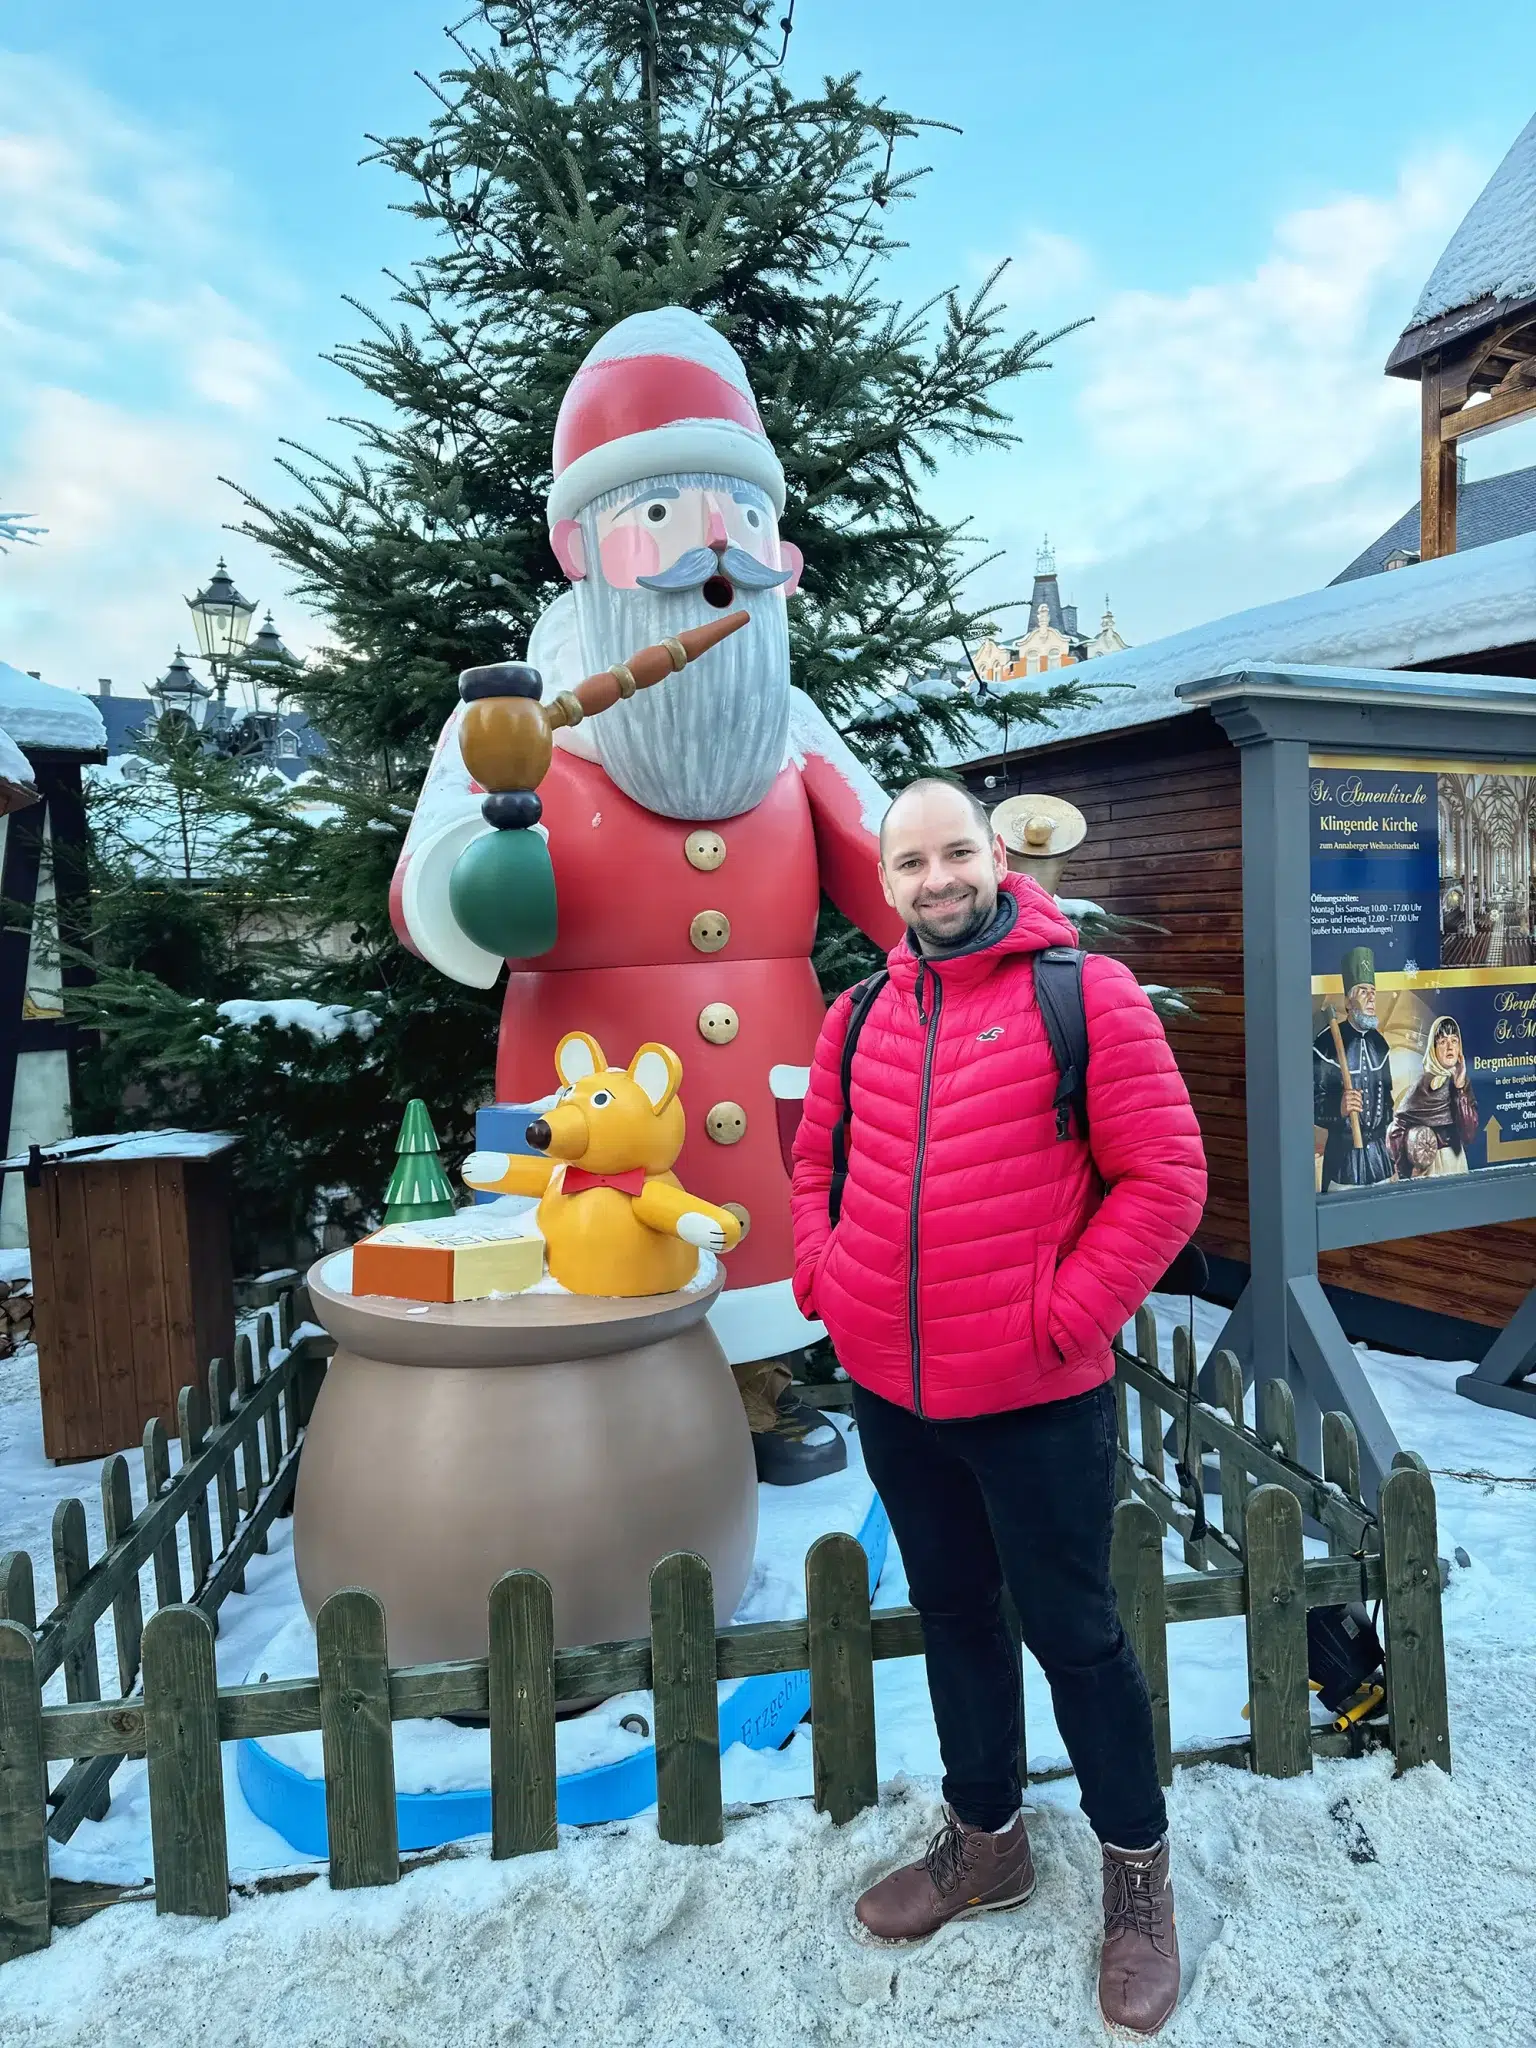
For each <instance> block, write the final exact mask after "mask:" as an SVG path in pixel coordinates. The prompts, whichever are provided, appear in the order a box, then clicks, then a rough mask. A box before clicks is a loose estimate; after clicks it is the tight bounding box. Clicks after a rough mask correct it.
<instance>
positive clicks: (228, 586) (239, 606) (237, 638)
mask: <svg viewBox="0 0 1536 2048" xmlns="http://www.w3.org/2000/svg"><path fill="white" fill-rule="evenodd" d="M187 609H188V611H189V612H191V614H192V623H193V625H194V627H195V628H196V630H197V644H198V647H199V648H200V649H201V650H202V655H203V659H204V660H205V661H206V662H207V664H208V668H209V671H210V673H211V674H212V676H213V684H214V690H215V693H216V695H217V697H218V710H217V713H216V720H217V723H218V724H220V725H223V724H224V722H225V719H226V717H227V712H226V708H225V701H224V700H225V696H226V694H227V692H228V689H229V672H230V669H231V667H232V665H233V664H234V663H235V662H236V661H238V660H239V658H240V656H241V655H242V654H243V653H244V651H245V643H246V638H247V636H248V635H249V633H250V630H251V620H252V619H253V618H254V617H255V616H256V607H255V605H254V604H253V603H252V602H251V601H250V599H249V598H245V597H242V596H241V595H240V593H239V591H238V590H236V588H235V585H234V580H233V578H232V577H231V576H230V573H229V571H228V569H227V568H226V567H225V566H224V558H223V556H222V555H221V556H220V557H219V561H218V566H217V567H216V568H215V570H214V572H213V575H212V576H211V577H210V578H209V581H208V584H207V587H206V588H205V589H203V590H200V591H199V592H198V593H197V595H196V597H189V598H188V599H187Z"/></svg>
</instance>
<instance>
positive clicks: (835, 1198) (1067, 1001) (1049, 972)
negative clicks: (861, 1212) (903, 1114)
mask: <svg viewBox="0 0 1536 2048" xmlns="http://www.w3.org/2000/svg"><path fill="white" fill-rule="evenodd" d="M1029 959H1030V961H1031V964H1032V965H1033V967H1034V972H1035V1000H1036V1001H1037V1002H1038V1003H1039V1005H1040V1015H1041V1016H1042V1017H1043V1018H1044V1020H1045V1035H1046V1037H1047V1038H1048V1039H1049V1040H1050V1041H1051V1051H1052V1053H1053V1055H1054V1056H1055V1060H1056V1076H1057V1079H1056V1094H1055V1097H1054V1098H1053V1103H1054V1107H1055V1110H1056V1136H1057V1137H1058V1138H1070V1137H1071V1136H1072V1135H1073V1125H1074V1123H1075V1124H1076V1127H1077V1136H1078V1137H1079V1138H1086V1137H1087V1136H1088V1011H1087V1006H1086V1004H1085V1002H1084V999H1083V950H1082V948H1081V947H1080V946H1047V947H1046V948H1045V950H1044V951H1043V952H1039V953H1033V954H1031V955H1029ZM889 979H890V976H889V973H888V972H887V970H886V969H885V968H883V967H882V968H879V969H878V970H877V971H876V972H875V973H874V974H872V975H870V976H869V978H868V980H866V981H861V982H860V983H859V984H858V986H857V987H856V988H855V989H854V992H853V1006H852V1008H851V1009H850V1010H849V1012H848V1031H847V1035H846V1036H845V1038H844V1039H843V1064H842V1077H841V1078H842V1090H843V1113H842V1115H841V1117H839V1119H838V1121H837V1122H836V1123H835V1124H834V1125H833V1126H832V1185H831V1187H830V1188H829V1189H828V1191H827V1209H828V1213H829V1214H830V1216H831V1219H832V1222H833V1224H834V1225H835V1224H836V1223H837V1221H838V1219H839V1217H840V1216H841V1215H842V1213H843V1188H844V1185H845V1183H846V1182H847V1179H848V1137H849V1131H850V1127H851V1125H852V1123H853V1055H854V1050H855V1048H856V1047H857V1045H858V1042H859V1033H860V1032H861V1031H862V1030H863V1029H864V1020H865V1018H866V1017H867V1016H868V1015H869V1013H870V1011H871V1009H873V1007H874V1002H875V998H876V996H877V995H879V993H880V991H881V989H883V988H884V987H885V984H886V982H887V981H888V980H889Z"/></svg>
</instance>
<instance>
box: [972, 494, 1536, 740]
mask: <svg viewBox="0 0 1536 2048" xmlns="http://www.w3.org/2000/svg"><path fill="white" fill-rule="evenodd" d="M1527 641H1536V533H1522V534H1517V535H1516V536H1515V537H1514V538H1513V539H1512V540H1505V541H1496V542H1494V543H1493V544H1492V545H1491V546H1489V547H1482V548H1474V549H1472V550H1471V551H1470V552H1469V553H1467V554H1456V555H1441V556H1439V557H1437V558H1436V559H1435V560H1434V561H1430V562H1415V563H1413V564H1411V565H1410V566H1409V567H1408V568H1406V569H1394V570H1392V571H1391V573H1390V574H1388V575H1382V576H1362V577H1359V578H1357V579H1356V580H1354V581H1353V582H1350V583H1330V584H1328V585H1327V586H1326V587H1325V588H1324V589H1322V590H1308V591H1304V592H1303V593H1302V595H1301V596H1299V597H1287V598H1282V599H1281V600H1280V602H1279V603H1278V604H1263V605H1257V606H1255V607H1254V609H1253V610H1252V611H1246V612H1233V613H1232V614H1231V615H1230V616H1229V617H1227V618H1224V619H1215V620H1213V621H1212V622H1211V623H1210V624H1209V625H1205V626H1193V627H1191V628H1190V629H1189V631H1187V632H1184V633H1172V634H1170V635H1169V636H1168V638H1167V639H1166V640H1153V641H1151V642H1149V643H1148V644H1147V645H1146V646H1145V647H1128V648H1127V649H1126V650H1125V652H1124V653H1123V654H1106V655H1103V656H1101V657H1100V658H1099V659H1098V660H1097V661H1092V662H1086V663H1084V665H1083V667H1082V668H1081V669H1080V670H1078V671H1076V674H1077V675H1078V676H1079V677H1080V679H1081V681H1082V682H1083V684H1084V685H1085V687H1087V688H1089V689H1092V690H1095V691H1099V692H1102V694H1101V695H1100V697H1099V699H1098V701H1097V702H1096V703H1094V704H1090V705H1085V706H1084V707H1083V708H1082V709H1081V710H1077V711H1059V712H1056V713H1055V714H1054V715H1053V717H1052V720H1051V723H1050V725H1048V726H1020V725H1016V724H1015V725H1011V726H1010V727H1009V729H1008V733H1007V736H1006V740H1005V737H1004V733H1003V730H1002V728H1001V727H1000V726H998V725H987V726H984V727H983V728H982V729H981V730H980V731H979V732H978V736H977V738H976V739H975V740H973V741H971V742H969V743H968V744H966V745H964V746H961V747H955V748H952V749H951V750H950V751H949V755H948V758H949V760H950V762H951V763H952V764H959V763H961V762H965V761H980V760H985V759H986V758H987V757H988V756H990V755H993V754H1000V753H1002V752H1004V751H1005V749H1006V751H1009V752H1012V753H1015V754H1028V753H1034V752H1036V751H1038V750H1039V749H1040V748H1042V747H1055V746H1060V745H1061V743H1062V742H1063V741H1064V740H1080V739H1089V738H1092V737H1094V736H1095V735H1097V734H1099V733H1111V732H1121V731H1124V730H1125V729H1126V728H1128V727H1131V726H1138V725H1151V724H1154V723H1155V722H1156V721H1157V720H1159V719H1164V718H1174V717H1178V716H1180V715H1181V714H1182V713H1184V712H1186V711H1189V710H1191V709H1192V708H1193V707H1192V706H1191V705H1188V704H1184V703H1181V702H1180V701H1179V700H1178V698H1177V697H1176V696H1175V694H1174V692H1175V691H1176V690H1177V689H1178V686H1179V685H1180V683H1192V682H1200V681H1203V680H1204V679H1205V678H1207V677H1209V676H1219V675H1224V674H1226V673H1228V672H1229V671H1231V670H1235V669H1241V668H1249V667H1252V666H1254V665H1255V664H1256V663H1276V664H1280V663H1304V664H1307V665H1318V666H1322V667H1336V668H1363V669H1384V668H1386V669H1391V668H1410V667H1413V666H1415V665H1417V664H1420V663H1424V662H1433V661H1446V660H1451V659H1457V658H1461V657H1463V656H1466V655H1469V654H1476V653H1479V652H1481V651H1483V650H1486V649H1490V648H1495V647H1517V646H1520V645H1522V644H1524V643H1525V642H1527ZM1069 673H1071V671H1069Z"/></svg>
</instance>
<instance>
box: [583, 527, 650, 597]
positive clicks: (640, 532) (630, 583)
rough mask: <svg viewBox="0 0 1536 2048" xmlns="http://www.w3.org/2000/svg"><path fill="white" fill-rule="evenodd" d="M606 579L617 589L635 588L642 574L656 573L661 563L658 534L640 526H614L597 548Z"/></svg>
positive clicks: (604, 579)
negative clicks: (657, 543)
mask: <svg viewBox="0 0 1536 2048" xmlns="http://www.w3.org/2000/svg"><path fill="white" fill-rule="evenodd" d="M598 552H599V554H600V555H601V556H602V560H603V581H604V582H605V583H607V584H608V585H609V586H610V588H612V589H614V590H633V589H634V587H635V582H636V579H637V578H638V577H641V576H654V575H655V574H656V571H657V570H658V569H659V568H660V566H661V550H660V548H659V547H658V546H657V545H656V536H655V535H654V534H650V533H646V532H645V531H644V529H643V528H641V527H638V526H615V527H614V528H613V530H612V531H611V532H610V533H607V534H605V535H604V537H603V542H602V546H601V547H600V548H599V550H598Z"/></svg>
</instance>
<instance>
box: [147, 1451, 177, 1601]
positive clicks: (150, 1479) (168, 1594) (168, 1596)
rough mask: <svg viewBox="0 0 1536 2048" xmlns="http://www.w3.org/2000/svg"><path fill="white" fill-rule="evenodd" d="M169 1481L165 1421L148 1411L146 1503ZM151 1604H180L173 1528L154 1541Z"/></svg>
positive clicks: (156, 1498) (158, 1493)
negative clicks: (152, 1596)
mask: <svg viewBox="0 0 1536 2048" xmlns="http://www.w3.org/2000/svg"><path fill="white" fill-rule="evenodd" d="M170 1483H171V1452H170V1445H169V1443H168V1441H167V1439H166V1434H165V1424H164V1423H163V1422H162V1421H161V1420H160V1418H159V1416H158V1415H152V1416H151V1417H150V1418H149V1421H148V1422H147V1423H146V1424H145V1425H144V1495H145V1499H146V1501H147V1502H148V1503H149V1505H151V1506H153V1504H154V1503H155V1502H156V1501H157V1500H158V1499H159V1498H160V1496H161V1494H162V1493H163V1492H164V1491H165V1489H166V1487H168V1486H169V1485H170ZM155 1605H156V1607H179V1606H180V1605H181V1552H180V1551H179V1550H178V1549H177V1547H176V1531H175V1530H174V1529H170V1530H168V1531H167V1532H166V1536H165V1540H164V1542H162V1543H157V1544H156V1545H155Z"/></svg>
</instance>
